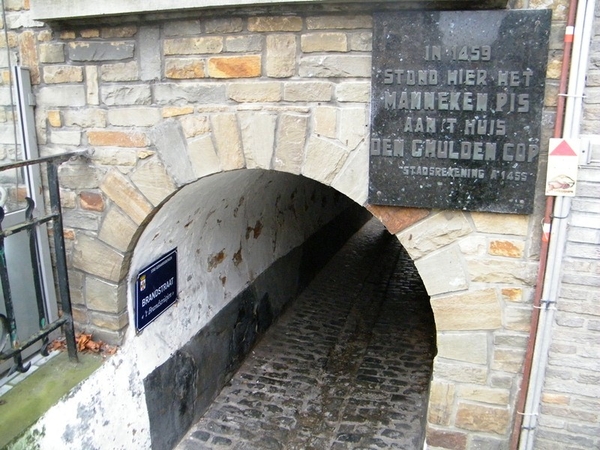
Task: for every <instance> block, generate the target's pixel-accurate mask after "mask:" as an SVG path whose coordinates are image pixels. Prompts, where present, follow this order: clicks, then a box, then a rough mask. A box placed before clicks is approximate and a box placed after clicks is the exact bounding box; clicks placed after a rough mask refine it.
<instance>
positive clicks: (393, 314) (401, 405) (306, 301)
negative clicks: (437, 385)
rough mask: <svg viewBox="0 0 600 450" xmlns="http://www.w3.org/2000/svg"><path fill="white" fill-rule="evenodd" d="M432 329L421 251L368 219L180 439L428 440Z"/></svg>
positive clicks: (300, 445) (391, 445) (340, 444)
mask: <svg viewBox="0 0 600 450" xmlns="http://www.w3.org/2000/svg"><path fill="white" fill-rule="evenodd" d="M434 335H435V331H434V324H433V315H432V313H431V309H430V308H429V298H428V296H427V294H426V292H425V288H424V287H423V285H422V283H421V280H420V278H419V276H418V274H417V272H416V269H415V268H414V265H413V264H412V261H410V258H409V257H408V255H407V254H406V253H405V251H404V250H403V249H402V247H401V246H400V244H399V243H398V241H397V240H396V238H395V237H394V236H390V235H389V234H388V233H387V232H385V231H384V230H383V228H382V227H381V226H380V225H379V224H378V223H376V222H374V221H371V222H370V223H369V224H367V225H366V226H365V227H364V228H363V229H362V230H361V231H360V232H359V233H357V234H356V235H355V236H354V237H353V238H352V239H351V240H350V241H349V242H348V244H346V245H345V246H344V248H343V249H342V250H341V251H340V252H339V253H338V254H337V255H336V256H335V257H334V258H333V259H332V260H331V261H330V263H329V264H328V265H327V266H326V268H325V269H324V270H323V271H322V272H321V273H320V274H319V275H318V276H317V277H316V278H315V280H314V281H313V282H312V283H311V284H310V286H309V287H308V288H307V289H306V290H305V291H304V292H303V294H302V295H301V296H300V297H299V298H298V299H297V300H296V301H295V303H294V304H293V305H292V306H291V307H290V308H289V309H288V310H287V311H286V313H285V314H284V315H283V316H282V317H281V318H280V320H279V321H278V322H277V323H276V324H275V325H274V326H273V327H271V329H270V330H269V331H268V332H267V333H266V335H265V337H264V338H263V339H262V340H261V341H260V343H259V344H258V345H257V347H256V348H255V349H254V350H253V351H252V352H251V354H250V355H249V357H248V358H247V359H246V361H245V362H244V364H243V365H242V367H241V368H240V370H239V371H238V372H237V374H236V375H235V376H234V378H233V379H232V380H231V381H230V382H229V383H228V385H227V386H225V388H224V389H223V390H222V392H221V394H220V395H219V396H218V397H217V399H216V400H215V401H214V403H213V404H212V405H211V407H210V408H209V410H208V411H207V412H206V414H205V415H204V417H203V418H202V419H201V420H200V421H199V422H197V423H196V424H195V425H194V426H193V427H192V429H191V430H190V432H189V433H188V434H187V435H186V436H185V437H184V439H183V440H182V441H181V442H180V443H179V445H178V446H177V449H179V450H188V449H236V450H238V449H239V450H246V449H247V450H250V449H251V450H268V449H285V450H296V449H297V450H300V449H302V450H306V449H314V450H321V449H323V450H325V449H327V450H347V449H407V450H408V449H410V450H414V449H419V448H421V447H422V445H423V444H422V443H423V436H424V426H425V418H426V408H427V397H428V387H429V380H430V378H431V367H432V358H433V352H434V339H435V337H434Z"/></svg>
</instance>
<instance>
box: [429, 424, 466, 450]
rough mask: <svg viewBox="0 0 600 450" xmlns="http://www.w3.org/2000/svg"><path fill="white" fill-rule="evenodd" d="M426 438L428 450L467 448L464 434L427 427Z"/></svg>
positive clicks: (461, 449) (463, 449)
mask: <svg viewBox="0 0 600 450" xmlns="http://www.w3.org/2000/svg"><path fill="white" fill-rule="evenodd" d="M426 436H427V447H428V448H432V449H444V450H465V449H466V448H467V434H466V433H461V432H459V431H449V430H438V429H436V428H433V427H428V428H427V434H426Z"/></svg>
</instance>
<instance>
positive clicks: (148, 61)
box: [138, 25, 166, 81]
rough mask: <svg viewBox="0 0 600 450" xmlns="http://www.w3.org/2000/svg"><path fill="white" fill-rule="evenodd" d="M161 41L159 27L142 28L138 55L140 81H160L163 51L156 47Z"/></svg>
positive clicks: (139, 35)
mask: <svg viewBox="0 0 600 450" xmlns="http://www.w3.org/2000/svg"><path fill="white" fill-rule="evenodd" d="M165 27H166V25H165ZM159 39H160V28H159V27H158V25H148V26H142V27H140V30H139V34H138V54H139V64H140V79H142V80H144V81H152V80H159V79H160V77H161V73H162V61H161V51H160V47H159V46H158V45H156V43H157V42H159Z"/></svg>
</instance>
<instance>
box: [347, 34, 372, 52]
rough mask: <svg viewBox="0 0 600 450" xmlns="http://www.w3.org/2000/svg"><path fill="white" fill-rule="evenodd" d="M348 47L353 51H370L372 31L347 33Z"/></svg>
mask: <svg viewBox="0 0 600 450" xmlns="http://www.w3.org/2000/svg"><path fill="white" fill-rule="evenodd" d="M348 47H349V48H348V49H349V50H350V51H353V52H370V51H371V50H373V33H372V32H371V31H363V32H355V33H348Z"/></svg>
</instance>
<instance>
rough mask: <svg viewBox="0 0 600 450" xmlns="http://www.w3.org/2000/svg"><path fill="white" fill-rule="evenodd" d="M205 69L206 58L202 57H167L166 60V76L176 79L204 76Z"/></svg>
mask: <svg viewBox="0 0 600 450" xmlns="http://www.w3.org/2000/svg"><path fill="white" fill-rule="evenodd" d="M204 69H205V63H204V59H200V58H167V60H166V61H165V77H166V78H171V79H175V80H186V79H187V80H191V79H196V78H204V77H205V72H204Z"/></svg>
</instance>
